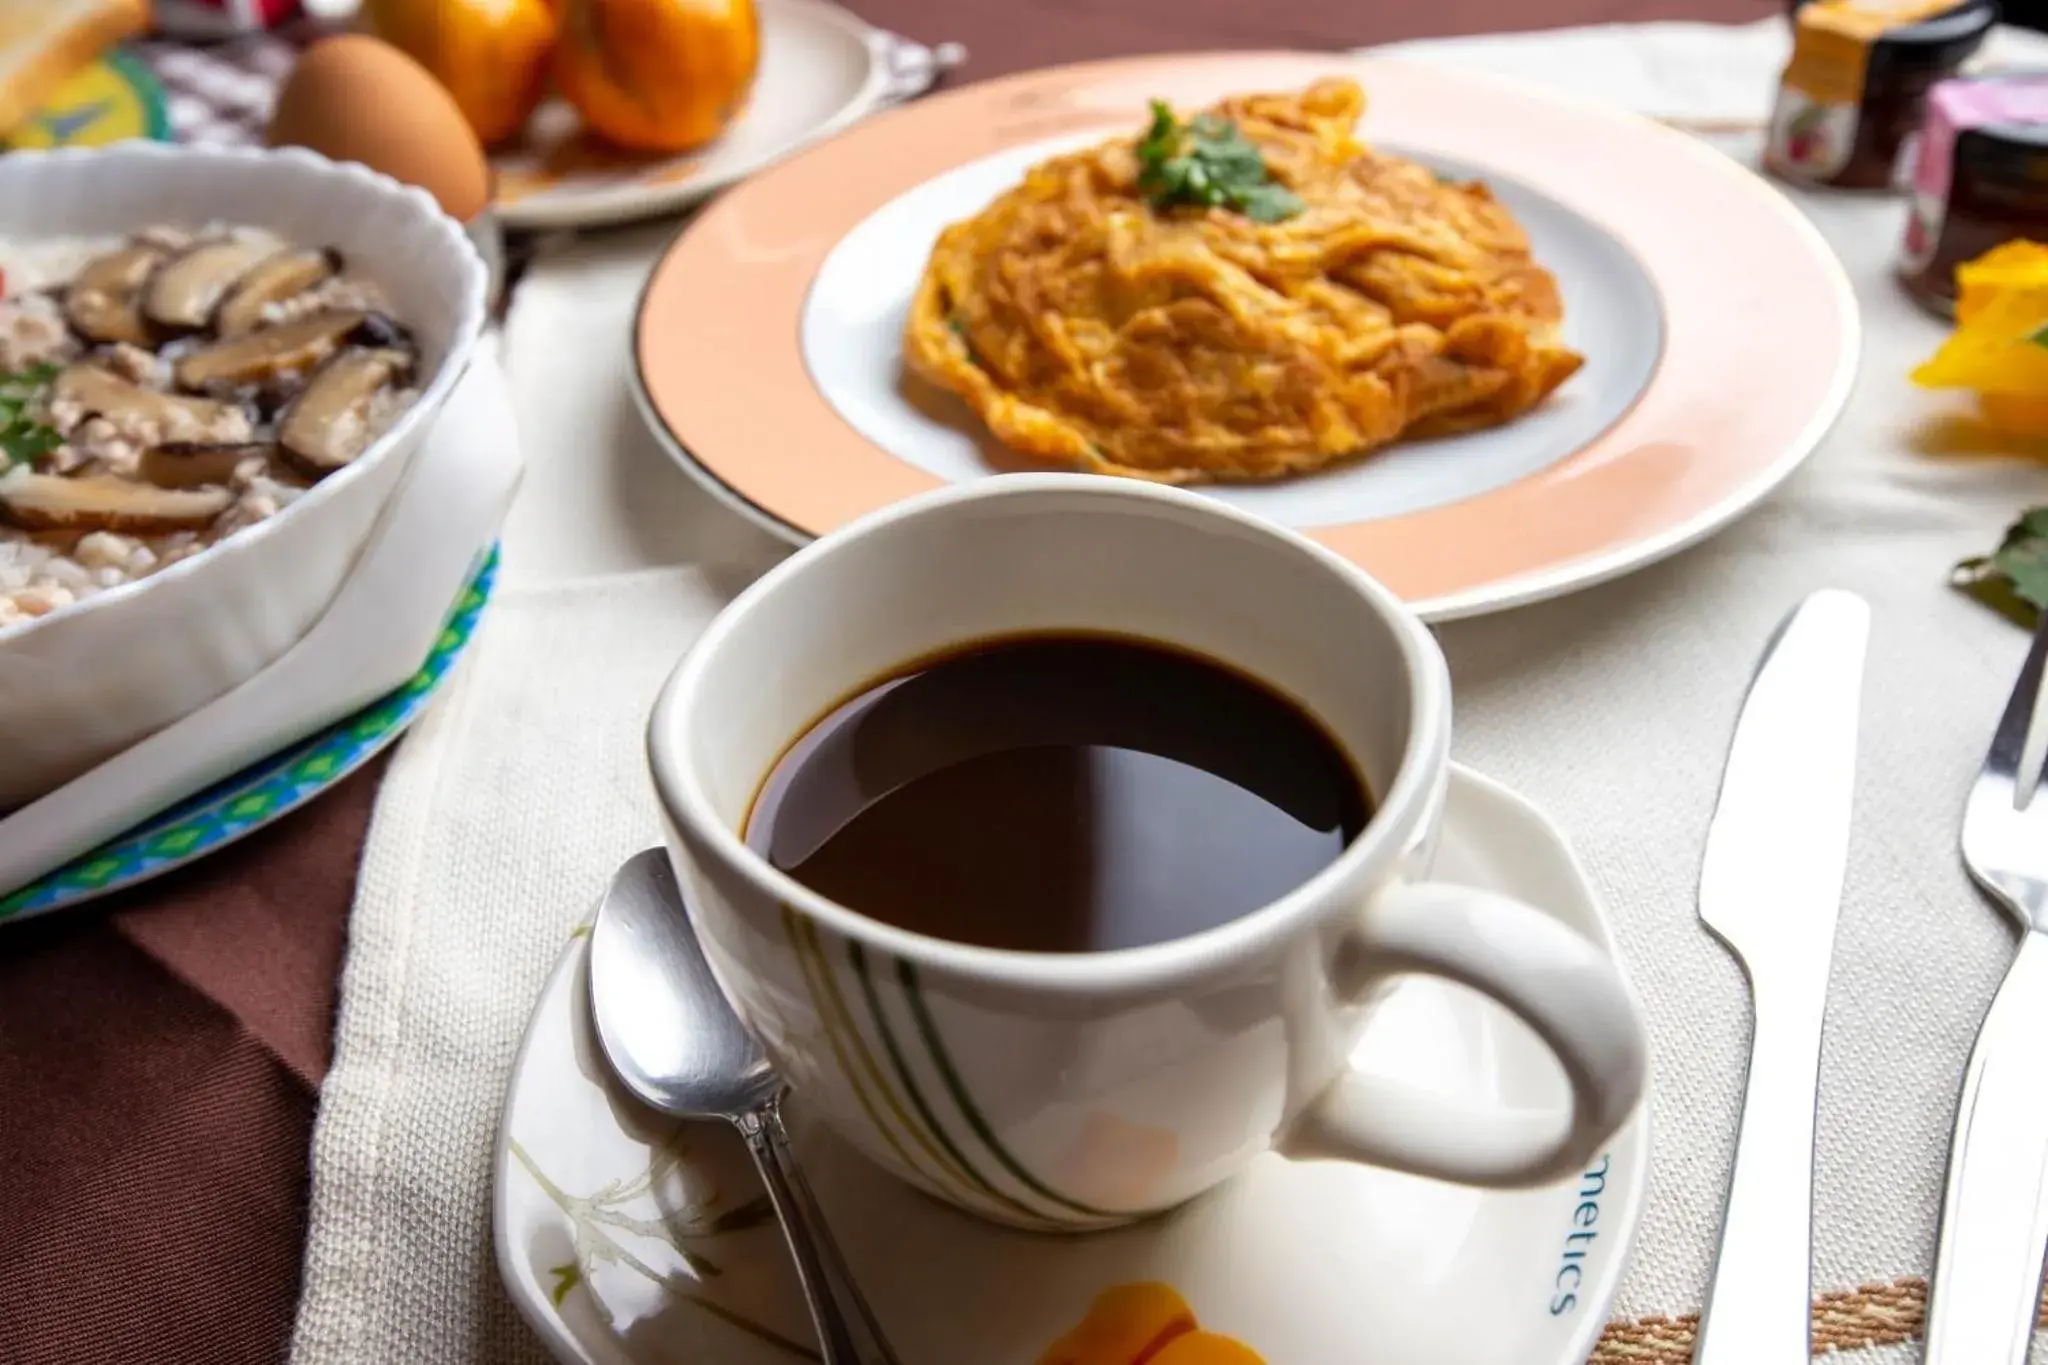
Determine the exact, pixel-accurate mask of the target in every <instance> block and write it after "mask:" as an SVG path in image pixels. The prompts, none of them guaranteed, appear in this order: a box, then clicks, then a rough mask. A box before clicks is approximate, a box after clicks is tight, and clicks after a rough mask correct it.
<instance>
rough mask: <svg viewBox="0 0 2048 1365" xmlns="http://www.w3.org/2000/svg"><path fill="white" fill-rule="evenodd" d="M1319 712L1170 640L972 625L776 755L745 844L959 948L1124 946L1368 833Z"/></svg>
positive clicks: (1204, 918) (1314, 867)
mask: <svg viewBox="0 0 2048 1365" xmlns="http://www.w3.org/2000/svg"><path fill="white" fill-rule="evenodd" d="M1370 810H1371V801H1370V797H1369V795H1368V793H1367V790H1366V787H1365V784H1364V782H1363V781H1362V780H1361V779H1360V778H1359V776H1358V774H1357V772H1356V771H1355V770H1354V769H1353V767H1352V765H1351V763H1350V761H1349V759H1348V758H1347V757H1346V755H1345V754H1344V752H1343V750H1342V749H1340V748H1339V747H1338V745H1337V743H1336V742H1335V741H1334V740H1333V739H1332V738H1331V737H1330V736H1329V735H1328V734H1327V733H1326V732H1325V731H1324V729H1323V727H1322V726H1321V725H1320V724H1319V723H1318V722H1317V721H1316V720H1315V719H1314V718H1313V717H1311V716H1310V715H1309V714H1308V713H1307V712H1305V711H1304V710H1303V709H1302V708H1301V707H1299V706H1298V705H1296V704H1295V703H1294V702H1292V701H1290V700H1288V699H1287V698H1285V697H1283V696H1281V695H1280V694H1279V693H1278V692H1276V691H1274V690H1273V689H1272V688H1269V687H1268V686H1266V685H1265V684H1264V683H1261V682H1259V681H1257V680H1255V679H1253V678H1251V677H1248V676H1246V675H1245V674H1243V673H1240V672H1238V671H1237V670H1235V669H1233V668H1230V667H1227V666H1225V665H1223V664H1221V663H1218V662H1215V661H1213V660H1210V659H1207V658H1203V657H1201V656H1199V655H1195V654H1191V653H1188V652H1185V651H1182V650H1179V649H1174V648H1169V647H1166V646H1164V645H1159V644H1153V643H1150V642H1147V641H1142V640H1137V639H1131V638H1125V637H1120V636H1109V635H1095V634H1079V633H1058V634H1044V635H1029V636H1017V637H1008V638H1002V639H995V640H986V641H981V642H978V643H974V644H971V645H968V646H966V647H963V648H960V649H956V650H952V651H949V652H947V653H945V654H942V655H938V656H936V657H932V658H927V659H923V660H919V661H917V662H915V663H913V664H911V665H908V666H906V667H904V668H902V669H899V670H897V671H896V672H894V673H892V674H890V675H889V676H887V677H884V678H880V679H878V680H876V681H874V682H872V683H870V684H868V685H867V686H865V687H863V688H861V689H860V690H859V691H858V692H857V693H855V694H854V695H853V696H852V697H850V698H848V699H847V700H845V701H843V702H841V703H839V704H838V705H837V706H835V707H834V708H833V709H832V710H831V711H830V712H829V713H827V714H826V715H825V716H824V717H822V718H821V719H819V720H818V721H817V722H815V723H814V724H813V725H812V726H811V727H810V728H809V729H808V730H806V731H805V732H804V733H803V734H802V735H801V736H800V737H799V738H798V739H797V740H796V741H795V742H794V743H792V744H791V745H790V747H789V748H788V749H787V750H786V751H785V752H784V753H783V755H782V757H781V758H780V759H779V760H777V762H776V764H775V766H774V768H773V769H772V771H771V772H770V773H769V775H768V778H767V780H766V782H765V783H764V784H763V786H762V788H761V791H760V793H759V794H758V795H757V796H756V798H755V800H754V804H753V809H752V810H751V811H750V812H749V815H748V818H747V822H746V828H745V835H746V840H747V843H748V844H749V845H750V846H751V847H752V848H753V849H754V850H755V851H756V852H758V853H760V854H761V855H762V856H764V857H765V858H767V859H768V861H769V862H771V863H773V864H774V865H775V866H776V867H778V868H780V869H781V870H783V871H784V872H787V873H789V874H790V875H791V876H793V877H795V878H796V879H797V880H798V881H800V882H802V883H803V884H805V885H806V886H808V887H810V888H811V889H812V890H814V891H816V892H818V893H819V894H821V895H823V896H825V897H827V898H829V899H831V900H833V901H835V902H837V903H838V904H840V905H843V906H845V907H847V908H849V909H852V910H855V911H858V912H859V913H861V914H863V915H867V916H869V917H871V918H873V919H877V920H881V921H883V922H885V923H888V924H892V925H896V926H897V927H899V928H903V929H908V930H911V931H913V932H916V933H920V934H927V935H930V936H932V937H935V938H942V939H950V940H953V941H955V942H959V943H969V944H977V945H981V946H984V947H992V948H1010V949H1019V950H1023V951H1028V952H1044V953H1080V952H1099V951H1104V950H1109V949H1117V948H1136V947H1141V946H1144V945H1146V944H1152V943H1159V942H1163V941H1166V940H1169V939H1175V938H1182V937H1185V936H1187V935H1189V934H1197V933H1200V932H1202V931H1203V930H1205V929H1210V928H1214V927H1215V926H1217V925H1219V924H1224V923H1227V922H1228V921H1230V920H1233V919H1236V918H1238V917H1239V916H1242V915H1245V914H1248V913H1250V912H1251V911H1253V910H1256V909H1258V908H1260V907H1261V906H1264V905H1266V904H1269V903H1270V902H1272V901H1273V900H1275V899H1277V898H1279V897H1280V896H1283V895H1285V894H1286V893H1287V892H1289V891H1291V890H1293V889H1294V888H1295V887H1297V886H1300V885H1301V884H1302V883H1303V882H1305V881H1307V880H1308V879H1309V878H1311V877H1313V876H1314V875H1315V874H1316V873H1317V872H1319V871H1321V870H1322V869H1323V868H1324V867H1326V866H1327V865H1329V863H1331V862H1332V861H1333V860H1334V859H1336V857H1337V856H1338V855H1339V854H1340V853H1342V852H1343V850H1344V847H1345V845H1347V844H1348V843H1350V841H1351V840H1352V839H1353V838H1354V837H1355V836H1356V835H1357V834H1358V833H1359V831H1360V830H1361V829H1363V828H1364V827H1365V822H1366V819H1367V817H1368V815H1369V814H1370Z"/></svg>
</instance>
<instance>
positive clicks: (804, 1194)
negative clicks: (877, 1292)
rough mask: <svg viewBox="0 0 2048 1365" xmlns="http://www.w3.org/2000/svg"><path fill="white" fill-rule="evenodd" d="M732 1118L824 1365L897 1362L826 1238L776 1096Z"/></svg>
mask: <svg viewBox="0 0 2048 1365" xmlns="http://www.w3.org/2000/svg"><path fill="white" fill-rule="evenodd" d="M737 1123H738V1126H739V1130H740V1135H741V1136H742V1137H744V1138H745V1139H746V1141H747V1151H748V1152H750V1153H752V1155H753V1158H754V1165H755V1166H756V1167H757V1168H758V1169H759V1170H760V1172H761V1183H762V1184H764V1185H766V1186H767V1187H768V1199H769V1201H770V1202H771V1203H773V1204H774V1205H775V1212H776V1214H777V1216H778V1217H780V1218H781V1219H782V1232H783V1235H784V1236H785V1237H787V1238H788V1239H789V1252H790V1255H791V1256H792V1257H794V1258H795V1260H796V1274H797V1279H798V1280H799V1281H801V1282H802V1284H803V1288H804V1298H805V1299H806V1300H808V1301H809V1302H810V1305H811V1320H812V1321H813V1322H814V1323H816V1324H817V1328H818V1344H819V1346H820V1347H821V1348H822V1349H823V1352H824V1365H899V1362H898V1361H897V1359H896V1353H895V1352H894V1351H892V1350H890V1349H889V1343H888V1340H887V1339H886V1338H885V1337H883V1335H882V1328H881V1325H880V1324H879V1323H877V1322H876V1321H875V1314H874V1310H873V1309H871V1308H869V1307H868V1301H867V1300H866V1299H865V1298H863V1297H862V1296H861V1292H860V1287H859V1286H858V1285H856V1284H855V1283H854V1282H853V1275H852V1274H851V1273H850V1272H849V1271H848V1270H847V1268H846V1260H845V1258H844V1257H842V1256H841V1255H840V1254H839V1244H838V1243H837V1242H835V1241H833V1240H832V1233H831V1231H830V1230H829V1229H828V1228H827V1227H826V1225H825V1216H824V1214H823V1212H822V1211H821V1210H820V1209H819V1208H818V1201H817V1197H816V1196H815V1195H813V1194H812V1193H811V1186H810V1183H809V1182H808V1181H806V1180H805V1179H804V1173H803V1171H802V1170H801V1169H800V1168H799V1167H798V1166H797V1162H796V1154H795V1153H794V1152H792V1151H791V1150H790V1147H789V1133H788V1132H787V1130H785V1129H784V1128H783V1126H782V1101H781V1099H780V1098H779V1097H778V1098H777V1099H774V1100H770V1101H769V1102H768V1103H767V1104H765V1105H763V1106H762V1107H761V1108H759V1109H756V1110H754V1111H753V1112H752V1113H749V1114H743V1115H741V1116H740V1118H739V1119H738V1120H737Z"/></svg>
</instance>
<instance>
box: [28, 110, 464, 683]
mask: <svg viewBox="0 0 2048 1365" xmlns="http://www.w3.org/2000/svg"><path fill="white" fill-rule="evenodd" d="M165 159H174V160H179V161H186V162H193V163H201V162H203V163H215V164H218V163H226V162H247V163H256V164H272V165H274V164H280V163H281V164H288V165H289V164H297V165H299V166H302V167H304V168H305V169H307V170H308V171H310V172H312V173H313V174H315V175H324V176H327V177H330V178H332V179H334V180H337V181H345V182H349V185H350V191H351V192H352V193H361V194H364V195H370V196H378V197H381V198H384V199H386V200H391V201H397V202H400V203H403V204H405V205H406V206H407V207H408V208H409V209H410V210H411V211H413V212H416V213H420V214H423V215H424V216H425V217H426V218H427V220H428V222H429V226H430V227H431V229H432V230H433V231H434V232H436V233H438V234H439V235H441V236H442V237H443V238H445V239H446V241H447V242H448V243H449V244H450V245H452V246H453V248H454V249H455V253H456V257H457V259H459V260H461V261H462V263H463V265H464V266H465V267H466V269H467V273H468V279H467V280H465V281H464V282H463V284H462V288H461V294H462V304H461V308H460V310H459V312H458V314H457V317H456V321H455V326H454V328H453V330H452V332H451V334H450V336H449V339H448V349H447V353H446V354H445V355H443V356H442V357H441V363H440V364H439V365H438V366H436V367H435V370H434V377H433V378H432V379H431V380H430V381H429V382H428V383H427V384H426V386H425V387H424V388H422V389H421V390H420V396H419V397H418V398H417V399H415V400H414V401H413V403H412V404H411V405H410V406H408V407H407V408H406V410H405V411H404V412H403V413H401V414H399V417H398V419H397V420H396V421H394V422H393V423H392V424H391V425H390V426H389V427H387V428H385V430H384V433H383V434H382V435H380V436H379V437H378V438H377V439H376V440H375V441H372V442H371V443H370V447H369V449H367V450H365V451H364V452H363V453H362V454H361V455H358V456H357V457H356V458H355V459H354V460H352V461H350V462H349V464H348V465H347V466H346V467H345V468H342V469H340V470H337V471H336V472H335V473H333V474H330V475H328V476H327V477H326V478H324V479H322V480H320V482H318V483H316V484H314V485H313V486H312V487H311V488H309V489H307V490H306V492H305V493H304V494H302V495H301V496H300V497H298V498H297V499H295V500H294V501H293V502H292V503H291V505H290V506H288V507H283V508H280V509H279V510H278V512H277V514H276V515H275V516H270V517H265V518H264V519H263V520H262V521H259V522H257V523H255V524H254V525H252V526H245V527H242V528H241V529H240V530H238V531H235V532H233V533H232V534H229V535H227V536H224V537H222V538H221V539H220V540H218V541H216V542H215V543H213V544H212V545H209V546H207V547H206V548H205V549H203V550H201V551H200V552H199V553H198V554H195V555H188V556H187V557H186V558H184V559H180V560H178V561H176V562H175V563H172V564H167V565H165V566H164V567H163V568H161V569H158V570H157V571H156V572H154V573H151V574H148V575H146V576H144V577H142V578H136V579H131V580H129V581H128V582H126V583H119V584H116V585H114V586H113V587H111V588H103V589H101V590H100V591H98V592H96V593H94V594H93V595H92V596H90V597H83V598H80V599H78V600H76V601H73V602H69V603H66V604H65V605H64V606H61V607H59V608H57V609H56V610H55V611H51V612H46V613H45V614H43V615H42V616H38V617H33V618H31V619H30V620H28V621H25V622H21V623H18V624H15V625H11V626H0V649H5V648H8V647H10V646H13V645H16V644H18V643H19V642H21V641H23V640H26V639H28V638H30V637H31V636H33V635H34V634H35V633H36V632H37V631H38V630H39V629H41V628H42V627H45V626H48V625H51V624H53V623H55V622H58V621H63V620H68V619H71V618H73V617H76V616H79V615H82V614H84V613H86V612H89V611H92V610H94V609H96V608H101V607H108V606H109V604H112V603H116V602H124V601H127V600H129V599H131V598H133V597H136V596H138V595H140V594H142V593H146V592H148V591H149V589H150V588H152V587H154V586H155V585H156V584H158V583H162V582H168V581H172V580H175V579H177V578H180V577H184V576H189V575H191V574H193V573H197V572H200V571H201V570H200V566H202V565H206V564H209V563H219V562H222V561H225V560H228V559H231V558H233V557H234V556H235V555H236V554H237V553H246V552H247V549H248V547H249V546H252V545H254V544H257V543H258V542H260V541H261V540H263V539H265V538H267V537H269V536H273V535H277V534H280V532H279V531H278V529H277V528H278V527H279V526H280V525H282V524H284V523H287V522H289V521H292V520H293V519H295V518H296V519H298V520H304V519H305V517H306V516H310V515H311V514H312V513H311V512H310V511H304V512H303V513H302V509H311V508H317V507H319V506H321V505H323V504H324V503H325V502H326V501H328V500H329V499H330V498H332V497H334V496H335V490H336V489H337V488H339V487H343V486H345V485H346V484H348V483H350V482H353V481H354V480H356V479H359V478H362V477H364V476H365V471H367V470H368V469H369V468H370V467H372V466H373V465H376V464H380V463H382V462H383V461H384V460H385V459H386V458H388V457H389V455H390V453H391V452H392V451H393V450H394V449H396V448H397V447H398V446H399V445H400V444H401V443H402V442H404V441H405V440H406V438H407V436H408V434H409V433H410V432H412V431H413V430H414V428H416V427H418V426H419V425H420V424H421V423H422V422H429V421H431V420H433V418H434V416H435V415H437V414H438V413H439V411H440V409H441V407H442V406H443V405H444V404H445V403H446V402H447V401H448V395H449V394H451V393H453V392H454V390H455V385H456V382H457V381H458V380H459V379H461V377H462V374H463V372H464V371H465V370H467V369H468V368H469V360H470V354H471V352H472V351H474V350H475V348H476V344H477V341H478V339H479V338H480V337H481V336H482V334H483V326H484V296H485V293H486V292H487V289H488V286H489V274H490V272H489V270H488V269H487V268H486V267H485V265H484V262H483V258H482V257H481V256H480V255H478V254H477V249H476V246H475V244H474V243H473V242H471V241H470V239H469V234H468V233H467V232H465V231H464V230H463V228H462V225H461V224H460V223H458V222H456V221H455V220H454V219H453V218H451V217H449V216H448V214H447V213H446V212H444V211H443V210H442V208H441V206H440V204H439V203H437V202H436V201H435V199H434V197H433V196H432V195H430V194H428V193H427V192H426V191H425V190H423V189H419V188H416V187H414V186H409V185H403V184H401V183H399V182H398V181H397V180H394V179H393V178H392V177H390V176H388V175H386V174H384V173H383V172H382V171H376V170H372V169H370V168H369V167H368V166H365V165H363V164H362V163H361V162H356V161H335V160H332V159H331V158H329V157H325V156H322V155H320V154H319V153H318V152H314V151H309V150H308V149H306V148H304V147H195V146H178V145H172V144H168V143H162V142H141V141H134V142H120V143H114V144H112V145H110V146H105V147H61V148H56V149H54V150H48V151H39V150H31V151H15V152H10V153H8V154H7V155H6V156H5V157H0V188H4V186H5V184H6V182H7V181H8V180H9V179H10V178H13V177H16V176H27V177H29V178H30V179H31V181H32V180H33V177H35V176H36V175H38V174H41V173H43V171H44V168H46V167H49V166H52V165H58V166H61V165H63V164H64V163H66V162H75V161H84V162H101V163H104V164H105V166H106V168H107V173H109V174H112V173H116V172H117V171H118V169H119V167H120V163H122V162H124V161H130V160H136V161H149V160H165ZM194 169H195V170H198V167H197V166H195V168H194ZM200 173H202V174H203V171H202V172H200ZM146 226H148V224H146V223H137V224H136V228H137V230H140V229H141V228H143V227H146ZM254 226H257V227H261V226H262V224H261V223H256V224H254ZM400 491H402V490H401V489H399V488H394V489H393V490H392V491H391V493H389V494H387V495H386V496H387V497H395V496H397V495H398V494H399V492H400ZM330 600H331V599H330Z"/></svg>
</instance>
